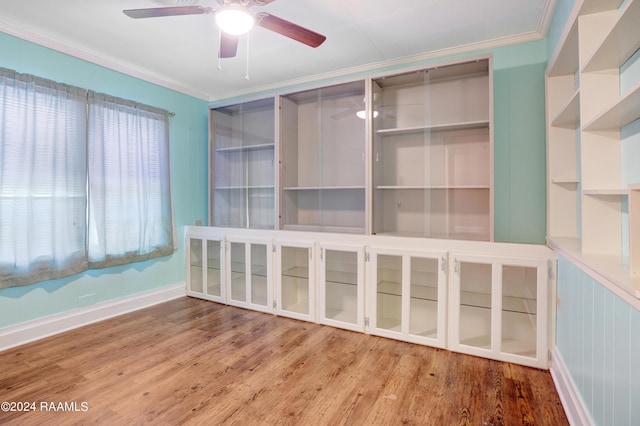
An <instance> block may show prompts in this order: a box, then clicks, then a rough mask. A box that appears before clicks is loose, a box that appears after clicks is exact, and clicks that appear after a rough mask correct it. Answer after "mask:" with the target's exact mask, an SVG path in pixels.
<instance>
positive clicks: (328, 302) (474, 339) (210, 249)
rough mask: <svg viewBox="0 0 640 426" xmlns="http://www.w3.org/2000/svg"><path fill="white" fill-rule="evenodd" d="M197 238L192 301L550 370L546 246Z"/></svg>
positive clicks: (191, 251) (191, 253)
mask: <svg viewBox="0 0 640 426" xmlns="http://www.w3.org/2000/svg"><path fill="white" fill-rule="evenodd" d="M186 241H187V247H188V250H187V283H188V284H187V294H188V295H189V296H193V297H198V298H203V299H207V300H212V301H216V302H221V303H226V304H229V305H233V306H238V307H242V308H246V309H252V310H256V311H262V312H267V313H275V314H276V315H280V316H284V317H289V318H294V319H297V320H302V321H309V322H317V323H319V324H324V325H328V326H333V327H338V328H343V329H347V330H352V331H357V332H365V333H369V334H374V335H377V336H382V337H387V338H392V339H397V340H402V341H407V342H412V343H417V344H422V345H427V346H432V347H437V348H444V349H449V350H453V351H455V352H461V353H467V354H470V355H476V356H481V357H485V358H491V359H497V360H501V361H507V362H514V363H518V364H522V365H528V366H532V367H538V368H548V360H547V353H548V345H549V342H548V339H549V336H550V335H551V332H550V330H551V319H550V314H549V308H548V307H549V306H553V303H554V301H553V299H552V295H553V292H552V291H549V288H550V287H551V288H553V287H552V286H553V279H552V278H551V277H552V276H553V275H554V273H553V268H554V262H553V259H554V255H553V252H552V251H551V250H550V249H548V248H547V247H545V246H533V245H523V244H502V243H489V242H470V241H468V242H465V241H452V240H433V239H422V240H419V239H416V238H404V237H383V236H354V235H347V234H344V235H343V234H327V233H314V232H293V231H270V230H247V229H232V228H226V229H225V228H214V227H188V230H187V239H186ZM549 268H551V269H550V270H549Z"/></svg>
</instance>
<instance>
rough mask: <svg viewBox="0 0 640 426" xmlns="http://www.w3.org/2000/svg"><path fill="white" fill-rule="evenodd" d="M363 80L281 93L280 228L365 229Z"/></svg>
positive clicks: (360, 230) (306, 229) (336, 230)
mask: <svg viewBox="0 0 640 426" xmlns="http://www.w3.org/2000/svg"><path fill="white" fill-rule="evenodd" d="M364 108H365V82H364V81H355V82H351V83H344V84H340V85H336V86H329V87H322V88H319V89H314V90H308V91H304V92H299V93H292V94H288V95H285V96H282V97H280V141H281V142H280V143H281V147H280V153H281V162H282V165H281V167H282V169H281V186H282V188H281V191H282V195H281V198H282V206H281V219H280V222H281V223H280V228H281V229H288V230H304V231H331V232H348V233H359V234H363V233H365V229H366V220H367V219H366V218H367V211H366V184H365V181H366V174H365V146H366V137H365V120H364V119H362V118H359V117H358V115H357V114H358V112H360V111H364Z"/></svg>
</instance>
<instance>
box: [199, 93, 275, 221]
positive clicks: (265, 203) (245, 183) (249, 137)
mask: <svg viewBox="0 0 640 426" xmlns="http://www.w3.org/2000/svg"><path fill="white" fill-rule="evenodd" d="M274 111H275V101H274V99H273V98H269V99H262V100H257V101H252V102H246V103H242V104H237V105H230V106H225V107H220V108H214V109H212V110H211V118H210V119H211V132H212V137H211V150H210V152H211V157H212V158H211V164H212V165H213V167H212V173H211V174H210V178H211V182H210V188H211V192H212V197H211V199H212V206H211V211H212V213H213V217H212V218H211V219H212V220H211V223H212V224H213V225H214V226H231V227H238V228H261V229H273V228H274V226H275V212H274V199H275V185H274V182H275V170H274V159H275V144H274V138H275V136H274V135H275V131H274V129H275V113H274Z"/></svg>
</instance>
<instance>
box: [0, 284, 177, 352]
mask: <svg viewBox="0 0 640 426" xmlns="http://www.w3.org/2000/svg"><path fill="white" fill-rule="evenodd" d="M185 295H186V288H185V284H184V283H179V284H173V285H170V286H166V287H162V288H158V289H154V290H151V291H145V292H142V293H136V294H132V295H130V296H125V297H122V298H119V299H115V300H110V301H107V302H102V303H98V304H95V305H93V306H88V307H86V308H80V309H74V310H72V311H68V312H61V313H59V314H55V315H51V316H48V317H45V318H39V319H36V320H33V321H28V322H25V323H21V324H17V325H12V326H9V327H6V328H2V329H0V341H1V342H2V344H0V352H1V351H4V350H6V349H10V348H13V347H16V346H20V345H23V344H25V343H29V342H33V341H36V340H39V339H43V338H45V337H49V336H53V335H55V334H58V333H62V332H65V331H69V330H73V329H74V328H78V327H82V326H85V325H88V324H92V323H94V322H98V321H102V320H105V319H108V318H112V317H115V316H118V315H122V314H126V313H128V312H133V311H136V310H138V309H142V308H146V307H148V306H152V305H156V304H158V303H162V302H167V301H169V300H173V299H177V298H179V297H183V296H185Z"/></svg>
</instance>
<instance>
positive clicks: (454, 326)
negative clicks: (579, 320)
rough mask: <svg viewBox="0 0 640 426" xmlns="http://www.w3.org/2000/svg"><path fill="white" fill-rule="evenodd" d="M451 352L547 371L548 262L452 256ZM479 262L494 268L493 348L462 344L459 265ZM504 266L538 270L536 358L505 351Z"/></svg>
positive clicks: (493, 257)
mask: <svg viewBox="0 0 640 426" xmlns="http://www.w3.org/2000/svg"><path fill="white" fill-rule="evenodd" d="M449 256H450V257H449V258H450V264H449V277H450V278H449V301H450V303H449V307H450V308H449V331H448V335H449V349H450V350H452V351H454V352H458V353H465V354H469V355H475V356H480V357H483V358H490V359H495V360H499V361H505V362H513V363H516V364H520V365H526V366H530V367H536V368H543V369H547V368H548V358H547V357H548V350H549V341H548V340H549V330H548V318H547V315H548V301H549V299H548V291H549V289H548V288H549V277H548V274H547V272H548V270H547V268H548V259H547V258H544V259H543V258H521V257H510V256H501V255H476V254H467V253H460V252H451V253H449ZM461 262H469V263H478V264H485V265H491V307H490V308H488V309H490V310H491V338H490V341H491V343H490V349H485V348H480V347H475V346H471V345H466V344H463V343H461V342H460V315H461V309H460V308H461V300H460V288H461V275H460V263H461ZM503 266H514V267H527V268H535V269H536V310H535V315H536V322H535V324H536V327H535V336H536V344H535V348H536V355H535V357H530V356H524V355H518V354H513V353H509V352H504V351H503V350H502V334H503V333H502V330H503V327H502V312H503V310H502V307H503V303H502V302H503V298H502V295H503V280H502V278H503V275H502V267H503Z"/></svg>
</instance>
